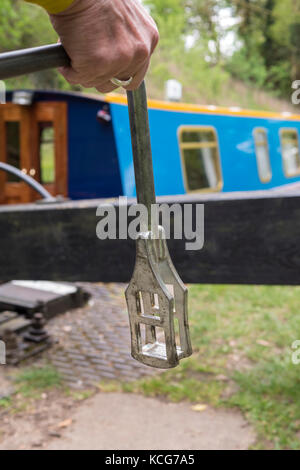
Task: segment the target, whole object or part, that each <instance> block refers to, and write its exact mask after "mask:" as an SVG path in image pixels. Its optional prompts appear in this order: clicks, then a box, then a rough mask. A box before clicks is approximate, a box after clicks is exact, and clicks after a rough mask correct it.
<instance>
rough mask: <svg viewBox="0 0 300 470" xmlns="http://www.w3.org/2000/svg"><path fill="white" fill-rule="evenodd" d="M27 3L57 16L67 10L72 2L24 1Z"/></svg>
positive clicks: (54, 0)
mask: <svg viewBox="0 0 300 470" xmlns="http://www.w3.org/2000/svg"><path fill="white" fill-rule="evenodd" d="M26 1H27V2H29V3H36V4H37V5H40V6H41V7H43V8H45V10H47V11H48V13H51V14H57V13H61V12H62V11H64V10H66V9H67V8H69V6H70V5H72V3H73V2H74V0H26Z"/></svg>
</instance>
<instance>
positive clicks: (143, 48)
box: [134, 42, 150, 62]
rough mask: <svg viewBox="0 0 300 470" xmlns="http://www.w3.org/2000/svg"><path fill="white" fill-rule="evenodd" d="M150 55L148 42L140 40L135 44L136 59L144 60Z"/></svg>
mask: <svg viewBox="0 0 300 470" xmlns="http://www.w3.org/2000/svg"><path fill="white" fill-rule="evenodd" d="M149 56H150V50H149V48H148V46H147V44H146V43H144V42H139V43H137V44H136V45H135V53H134V57H135V59H136V60H138V61H141V62H144V61H145V60H146V59H148V57H149Z"/></svg>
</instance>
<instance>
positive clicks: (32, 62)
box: [0, 44, 71, 80]
mask: <svg viewBox="0 0 300 470" xmlns="http://www.w3.org/2000/svg"><path fill="white" fill-rule="evenodd" d="M70 64H71V60H70V57H69V56H68V54H67V53H66V51H65V49H64V48H63V46H62V45H61V44H52V45H50V46H42V47H34V48H32V49H21V50H19V51H13V52H4V53H3V54H0V80H5V79H7V78H12V77H18V76H20V75H26V74H28V73H33V72H40V71H42V70H47V69H52V68H55V67H63V66H69V65H70Z"/></svg>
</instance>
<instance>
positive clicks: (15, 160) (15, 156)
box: [5, 121, 21, 183]
mask: <svg viewBox="0 0 300 470" xmlns="http://www.w3.org/2000/svg"><path fill="white" fill-rule="evenodd" d="M5 127H6V129H5V130H6V163H8V164H9V165H12V166H14V167H15V168H18V169H19V170H21V140H20V122H18V121H7V122H6V123H5ZM7 181H8V182H10V183H14V182H19V181H20V178H18V177H17V176H15V175H12V174H11V173H7Z"/></svg>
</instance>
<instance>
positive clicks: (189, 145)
mask: <svg viewBox="0 0 300 470" xmlns="http://www.w3.org/2000/svg"><path fill="white" fill-rule="evenodd" d="M205 131H206V132H207V131H211V132H212V133H213V135H214V143H213V142H183V141H182V135H183V133H184V132H205ZM177 134H178V143H179V150H180V159H181V169H182V175H183V182H184V188H185V191H186V192H187V193H218V192H220V191H222V189H223V186H224V180H223V174H222V167H221V155H220V144H219V139H218V133H217V130H216V128H215V127H214V126H205V125H204V126H201V125H182V126H180V127H179V128H178V132H177ZM212 143H213V144H214V145H212ZM207 144H210V145H207ZM185 148H186V149H195V148H196V149H197V148H216V150H217V152H216V154H217V162H216V170H217V178H218V184H217V186H215V187H214V188H210V187H207V188H199V189H190V188H189V182H188V178H187V171H186V164H185V156H184V149H185Z"/></svg>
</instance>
